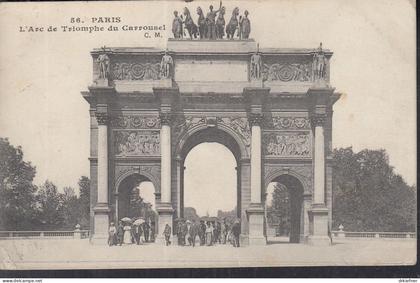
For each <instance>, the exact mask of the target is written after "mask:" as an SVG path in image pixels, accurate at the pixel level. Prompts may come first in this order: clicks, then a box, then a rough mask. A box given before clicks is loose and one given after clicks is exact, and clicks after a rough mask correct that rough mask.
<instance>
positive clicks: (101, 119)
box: [95, 112, 110, 125]
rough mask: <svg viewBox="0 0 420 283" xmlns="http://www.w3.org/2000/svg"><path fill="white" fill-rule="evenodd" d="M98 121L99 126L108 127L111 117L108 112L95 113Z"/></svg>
mask: <svg viewBox="0 0 420 283" xmlns="http://www.w3.org/2000/svg"><path fill="white" fill-rule="evenodd" d="M95 116H96V121H98V124H99V125H108V123H109V121H110V117H109V115H108V113H106V112H95Z"/></svg>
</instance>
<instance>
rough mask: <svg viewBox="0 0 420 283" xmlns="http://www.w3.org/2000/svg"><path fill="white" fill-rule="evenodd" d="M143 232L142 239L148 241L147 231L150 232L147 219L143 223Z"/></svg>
mask: <svg viewBox="0 0 420 283" xmlns="http://www.w3.org/2000/svg"><path fill="white" fill-rule="evenodd" d="M143 225H144V226H143V230H144V231H143V233H144V241H145V242H146V243H147V242H149V232H150V225H149V223H148V221H146V222H144V224H143Z"/></svg>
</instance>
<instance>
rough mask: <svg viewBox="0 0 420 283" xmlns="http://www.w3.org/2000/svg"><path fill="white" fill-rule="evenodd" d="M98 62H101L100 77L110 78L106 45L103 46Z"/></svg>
mask: <svg viewBox="0 0 420 283" xmlns="http://www.w3.org/2000/svg"><path fill="white" fill-rule="evenodd" d="M96 62H98V64H99V79H108V75H109V57H108V55H106V53H105V47H103V48H102V52H101V54H99V56H98V59H96Z"/></svg>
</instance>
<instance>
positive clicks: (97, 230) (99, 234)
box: [91, 203, 111, 245]
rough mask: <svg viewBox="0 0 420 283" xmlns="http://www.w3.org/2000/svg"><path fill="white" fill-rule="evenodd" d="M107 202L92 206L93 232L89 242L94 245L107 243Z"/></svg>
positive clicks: (108, 209)
mask: <svg viewBox="0 0 420 283" xmlns="http://www.w3.org/2000/svg"><path fill="white" fill-rule="evenodd" d="M110 211H111V209H110V208H109V206H108V204H105V203H98V204H97V205H96V206H95V207H94V208H93V212H94V223H95V227H94V232H93V237H92V238H91V242H92V243H93V244H95V245H107V244H108V226H109V212H110Z"/></svg>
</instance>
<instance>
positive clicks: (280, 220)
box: [267, 183, 290, 235]
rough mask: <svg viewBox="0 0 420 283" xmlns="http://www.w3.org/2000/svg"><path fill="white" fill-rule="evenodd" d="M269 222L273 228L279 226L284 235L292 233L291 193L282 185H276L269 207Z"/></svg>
mask: <svg viewBox="0 0 420 283" xmlns="http://www.w3.org/2000/svg"><path fill="white" fill-rule="evenodd" d="M267 222H268V223H267V224H268V225H269V226H271V227H274V226H277V227H278V229H279V231H280V232H281V233H282V234H284V235H287V234H288V232H289V231H290V203H289V192H288V189H287V187H286V186H284V185H282V184H280V183H276V184H275V185H274V190H273V193H272V200H271V204H270V205H269V206H267Z"/></svg>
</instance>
